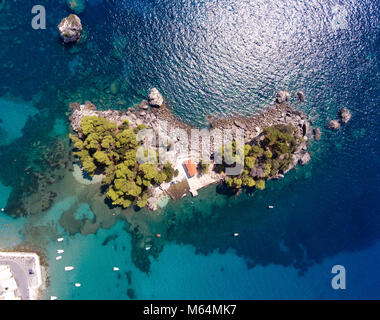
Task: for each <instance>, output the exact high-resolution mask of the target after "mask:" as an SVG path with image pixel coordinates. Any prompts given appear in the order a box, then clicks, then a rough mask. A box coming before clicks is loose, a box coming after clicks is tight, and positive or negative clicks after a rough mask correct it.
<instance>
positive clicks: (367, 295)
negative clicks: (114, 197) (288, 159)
mask: <svg viewBox="0 0 380 320" xmlns="http://www.w3.org/2000/svg"><path fill="white" fill-rule="evenodd" d="M2 2H3V3H4V7H2V9H0V10H1V11H0V40H1V43H2V44H1V47H0V74H1V81H0V118H1V123H0V155H1V157H0V181H1V185H0V186H1V193H0V198H1V203H0V205H1V206H2V207H6V206H8V207H9V210H10V211H11V209H12V210H16V209H17V205H18V202H17V201H18V199H20V197H22V196H23V195H24V192H25V190H26V189H33V188H35V181H34V180H32V179H31V178H30V176H31V175H27V171H28V170H26V168H33V169H29V170H35V171H37V172H46V171H48V170H50V169H49V168H48V166H47V165H46V163H45V162H43V161H41V160H40V159H41V158H42V157H41V154H40V153H39V152H40V151H39V150H40V149H44V148H45V147H46V148H49V147H50V146H51V144H52V143H54V141H56V139H59V140H60V141H63V142H66V143H67V142H68V132H69V122H68V112H69V104H70V103H71V102H80V103H84V102H85V101H87V100H90V101H92V102H93V103H94V104H96V105H97V106H98V107H99V108H103V109H106V108H116V109H125V108H128V107H131V106H133V105H134V104H136V103H139V102H140V101H141V99H143V98H145V97H146V95H147V94H148V92H149V89H150V88H152V87H157V88H158V89H159V90H160V91H161V92H162V93H163V95H164V96H165V98H166V100H167V101H168V102H169V106H170V108H171V109H172V110H173V112H174V114H175V115H177V116H178V117H179V118H180V119H182V120H183V121H186V122H188V123H192V124H195V125H197V126H204V125H205V124H206V116H207V115H210V114H211V115H213V116H216V117H217V116H220V117H222V116H231V115H234V114H240V115H250V114H254V113H258V112H259V111H261V110H263V109H265V108H267V107H268V106H269V104H270V103H272V102H273V98H274V96H275V93H276V92H277V91H278V90H280V89H283V88H286V89H287V90H288V91H289V92H291V93H292V101H291V103H292V105H293V106H294V107H295V108H298V109H300V110H302V111H304V112H305V113H307V114H308V115H309V116H310V117H311V119H312V121H313V125H315V126H319V127H320V128H321V130H322V138H321V140H320V141H319V142H313V143H312V145H311V147H310V148H311V153H312V161H311V162H310V163H309V164H308V165H307V166H305V167H302V168H297V169H296V170H294V171H292V172H289V173H288V174H287V176H286V177H285V178H284V179H282V180H278V181H271V182H269V183H268V185H267V188H266V189H265V190H264V191H256V192H255V193H254V194H242V195H240V196H239V197H237V198H234V197H231V196H229V195H227V194H225V193H224V192H223V190H221V188H220V187H209V188H206V189H204V190H201V192H200V195H199V196H198V197H197V198H190V197H186V198H184V199H182V200H181V201H177V202H170V203H169V204H168V206H167V207H166V208H165V209H164V210H163V211H162V212H161V213H160V214H163V215H165V216H166V217H167V221H166V222H167V224H166V225H165V226H166V227H167V226H169V227H168V229H167V230H166V231H163V230H161V229H157V230H155V232H162V233H163V234H165V237H164V239H163V241H164V244H163V250H162V252H161V253H160V254H159V255H158V257H157V258H156V259H154V258H152V257H150V261H151V268H150V272H149V273H148V274H146V273H144V272H142V271H141V270H139V269H138V268H137V267H136V266H135V265H134V263H133V261H132V259H131V255H132V253H131V252H132V251H133V249H132V244H131V242H133V241H132V240H133V239H132V237H131V236H130V234H129V233H127V232H125V229H126V228H125V224H127V223H126V222H125V221H124V220H123V221H118V222H117V223H116V224H113V225H111V224H110V225H109V226H107V227H104V228H100V229H99V230H98V231H97V233H96V234H91V235H82V234H78V233H77V234H75V235H71V236H70V235H69V232H68V230H66V229H63V228H62V226H61V225H60V223H59V221H60V219H61V216H62V214H63V213H64V212H66V211H67V210H69V209H70V208H71V207H72V206H73V203H75V201H77V200H76V196H77V194H79V190H82V189H83V185H79V184H78V185H76V187H75V188H77V189H75V188H73V189H70V190H67V194H66V196H65V197H61V198H60V196H58V198H56V199H55V200H54V203H53V204H52V205H51V208H50V209H49V210H48V211H47V212H41V213H40V214H38V215H33V216H27V217H19V218H10V217H9V216H8V215H7V212H4V213H3V212H0V224H1V225H0V228H2V229H0V248H2V247H4V248H7V249H12V248H15V247H18V246H19V245H20V244H22V245H23V246H28V245H29V246H31V247H32V248H33V247H34V246H38V247H40V248H42V250H43V251H44V250H45V251H46V255H47V261H48V263H49V269H48V272H49V274H50V281H51V285H50V288H49V289H48V291H47V294H46V297H47V298H48V297H49V295H55V296H58V297H59V298H66V299H82V298H87V299H91V298H94V299H101V298H106V299H132V298H137V299H144V298H145V299H186V298H188V299H196V298H200V299H203V298H207V299H213V298H215V299H234V298H239V299H268V298H271V299H272V298H273V299H297V298H298V299H353V298H354V299H379V298H380V275H379V272H378V271H379V267H380V205H379V197H380V141H379V133H380V132H379V131H380V130H379V128H380V126H379V123H380V99H379V92H380V83H379V72H380V70H379V49H380V23H379V22H380V6H379V2H378V1H377V0H363V1H353V0H351V1H330V0H326V1H321V0H281V1H275V0H257V1H256V0H255V1H253V0H205V1H201V0H128V1H127V0H108V1H106V0H103V1H101V0H97V1H93V0H88V1H87V6H86V8H85V10H84V12H83V13H81V14H80V15H79V16H80V18H81V20H82V23H83V27H84V35H83V37H82V39H81V42H80V43H79V44H77V45H76V46H72V47H65V46H63V45H62V43H61V40H60V39H59V36H58V34H57V31H56V25H57V24H58V23H59V21H60V20H61V19H62V18H63V17H64V16H66V15H68V14H69V13H70V12H71V11H70V9H69V8H68V6H67V5H66V3H65V1H64V0H60V1H58V0H55V1H47V0H41V1H39V3H40V4H42V5H44V6H45V7H46V12H47V29H46V30H33V29H32V28H31V25H30V21H31V18H32V14H31V8H32V6H33V5H34V4H35V3H34V1H29V0H23V1H17V2H14V1H9V0H3V1H2ZM0 3H1V2H0ZM0 8H1V4H0ZM115 82H116V83H117V84H118V86H119V88H120V89H119V91H118V93H117V94H112V93H111V92H110V89H109V88H110V85H111V84H112V83H115ZM299 89H301V90H303V91H304V92H305V94H306V102H305V103H303V104H300V103H299V102H298V101H297V100H296V99H295V92H296V91H297V90H299ZM342 107H347V108H348V109H349V110H350V111H351V112H352V120H351V121H350V122H349V123H348V124H346V125H344V126H343V127H342V129H341V130H339V131H337V132H332V131H329V130H328V129H327V128H326V123H327V122H328V121H330V120H331V119H335V118H337V117H338V111H339V110H340V109H341V108H342ZM28 117H29V118H28ZM22 128H23V129H22ZM41 152H43V150H42V151H41ZM71 174H72V173H71V172H69V171H67V172H66V173H65V174H64V175H71ZM57 192H58V193H59V194H60V195H61V194H63V193H62V192H61V193H60V191H57ZM80 201H82V200H80ZM7 202H8V204H7ZM90 205H91V203H90ZM269 205H273V206H274V207H275V208H274V209H272V210H268V206H269ZM30 206H32V205H30ZM87 207H88V206H87ZM87 207H80V208H82V209H83V208H87ZM30 208H31V207H30ZM82 209H78V211H80V210H82ZM86 210H87V211H86ZM82 211H83V212H84V213H83V212H82ZM82 211H81V212H79V213H77V214H86V212H87V213H88V212H89V213H90V214H92V213H91V210H90V209H83V210H82ZM147 217H149V216H148V215H147ZM152 219H153V218H152ZM51 226H53V227H52V229H54V228H55V229H54V230H55V231H54V232H56V233H57V232H58V234H61V235H64V237H65V243H63V244H62V245H61V247H62V248H64V249H65V256H64V258H63V262H62V263H63V264H60V263H61V262H57V261H56V260H55V255H56V249H58V248H59V247H58V245H59V244H57V243H56V242H55V241H54V240H53V239H49V240H46V239H45V238H44V237H43V234H44V233H46V230H47V228H50V227H51ZM161 227H162V226H161ZM153 228H154V227H153ZM157 228H160V226H158V227H157ZM49 230H50V229H49ZM54 232H53V233H54ZM234 232H238V233H239V235H240V236H239V237H233V236H232V234H233V233H234ZM153 233H154V232H153ZM114 235H116V236H114ZM110 236H111V238H109V237H110ZM112 236H113V237H112ZM107 238H108V239H113V240H111V241H107V242H106V241H105V239H107ZM66 263H67V264H66ZM64 265H75V266H76V269H75V270H76V271H75V272H73V273H71V274H70V275H67V274H65V272H64V271H63V266H64ZM115 265H117V266H119V267H120V269H121V272H120V274H121V275H118V274H117V273H115V272H113V271H112V267H113V266H115ZM334 265H343V266H344V267H345V269H346V274H347V289H346V290H338V291H335V290H333V289H332V287H331V284H330V282H331V279H332V277H333V275H332V274H331V268H332V267H333V266H334ZM195 266H196V267H195ZM128 272H129V273H128ZM127 273H128V276H126V274H127ZM99 274H102V275H103V276H102V277H101V279H99ZM131 279H132V280H131ZM74 282H81V283H82V287H81V288H76V287H74V285H73V283H74ZM99 288H101V290H100V289H99ZM128 289H133V294H132V293H131V292H132V291H131V290H129V291H128V292H127V290H128Z"/></svg>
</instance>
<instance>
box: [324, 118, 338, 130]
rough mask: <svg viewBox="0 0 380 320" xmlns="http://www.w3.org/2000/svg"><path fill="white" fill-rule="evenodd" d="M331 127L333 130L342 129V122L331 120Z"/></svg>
mask: <svg viewBox="0 0 380 320" xmlns="http://www.w3.org/2000/svg"><path fill="white" fill-rule="evenodd" d="M327 126H328V127H329V129H331V130H339V129H340V123H339V121H338V120H331V121H330V122H329V123H328V125H327Z"/></svg>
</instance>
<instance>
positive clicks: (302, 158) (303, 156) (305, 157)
mask: <svg viewBox="0 0 380 320" xmlns="http://www.w3.org/2000/svg"><path fill="white" fill-rule="evenodd" d="M310 160H311V157H310V154H309V152H304V153H302V154H301V156H300V158H299V160H298V163H299V164H300V165H302V166H304V165H306V164H308V163H309V161H310Z"/></svg>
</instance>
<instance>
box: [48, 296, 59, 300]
mask: <svg viewBox="0 0 380 320" xmlns="http://www.w3.org/2000/svg"><path fill="white" fill-rule="evenodd" d="M57 299H58V298H57V297H56V296H51V297H50V300H57Z"/></svg>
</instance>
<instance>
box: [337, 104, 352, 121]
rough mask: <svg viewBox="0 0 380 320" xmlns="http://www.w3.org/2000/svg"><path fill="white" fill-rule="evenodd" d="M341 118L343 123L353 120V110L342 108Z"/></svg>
mask: <svg viewBox="0 0 380 320" xmlns="http://www.w3.org/2000/svg"><path fill="white" fill-rule="evenodd" d="M339 116H340V119H341V120H342V123H347V122H348V121H350V120H351V117H352V115H351V112H350V111H349V110H348V109H347V108H342V109H340V111H339Z"/></svg>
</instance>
